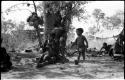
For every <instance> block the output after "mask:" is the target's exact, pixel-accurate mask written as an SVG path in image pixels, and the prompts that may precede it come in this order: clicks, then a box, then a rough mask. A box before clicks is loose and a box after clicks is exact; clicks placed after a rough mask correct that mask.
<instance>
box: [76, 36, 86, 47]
mask: <svg viewBox="0 0 125 80" xmlns="http://www.w3.org/2000/svg"><path fill="white" fill-rule="evenodd" d="M84 40H85V37H84V36H83V35H82V36H79V37H77V41H76V43H77V47H78V48H84V47H85V44H84Z"/></svg>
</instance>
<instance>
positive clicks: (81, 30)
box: [76, 28, 84, 33]
mask: <svg viewBox="0 0 125 80" xmlns="http://www.w3.org/2000/svg"><path fill="white" fill-rule="evenodd" d="M76 30H77V31H80V32H81V33H83V32H84V30H83V29H82V28H77V29H76Z"/></svg>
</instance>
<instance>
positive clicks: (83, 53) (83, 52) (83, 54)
mask: <svg viewBox="0 0 125 80" xmlns="http://www.w3.org/2000/svg"><path fill="white" fill-rule="evenodd" d="M82 57H83V60H84V61H85V50H83V51H82Z"/></svg>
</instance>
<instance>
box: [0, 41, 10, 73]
mask: <svg viewBox="0 0 125 80" xmlns="http://www.w3.org/2000/svg"><path fill="white" fill-rule="evenodd" d="M0 42H1V43H2V39H1V41H0ZM0 54H1V55H0V65H1V66H0V68H1V72H6V71H9V70H10V69H11V67H12V62H11V61H10V56H9V55H8V54H7V52H6V49H5V48H4V47H1V53H0Z"/></svg>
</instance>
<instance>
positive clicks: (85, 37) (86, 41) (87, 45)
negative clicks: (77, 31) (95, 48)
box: [85, 37, 88, 48]
mask: <svg viewBox="0 0 125 80" xmlns="http://www.w3.org/2000/svg"><path fill="white" fill-rule="evenodd" d="M85 42H86V47H87V48H88V41H87V39H86V37H85Z"/></svg>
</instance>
